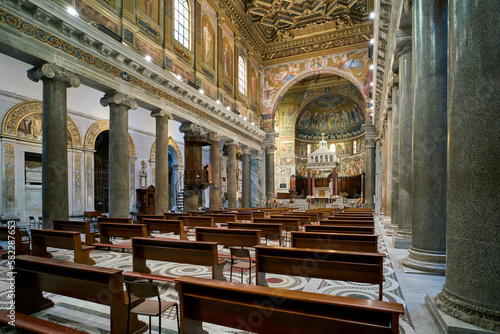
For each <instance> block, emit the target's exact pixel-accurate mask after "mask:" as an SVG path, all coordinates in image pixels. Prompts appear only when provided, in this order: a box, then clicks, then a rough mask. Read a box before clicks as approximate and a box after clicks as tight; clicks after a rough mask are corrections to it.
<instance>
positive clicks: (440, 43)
mask: <svg viewBox="0 0 500 334" xmlns="http://www.w3.org/2000/svg"><path fill="white" fill-rule="evenodd" d="M413 45H414V55H413V57H414V58H413V74H414V78H413V85H414V103H413V150H412V151H413V158H412V163H413V166H412V175H413V177H412V188H413V192H412V201H413V202H412V241H411V247H410V250H409V255H408V256H407V257H406V258H405V259H404V260H403V264H404V265H405V266H407V267H410V268H413V269H417V270H422V271H429V272H434V273H440V274H443V275H444V272H445V261H446V147H447V139H448V138H447V135H448V131H447V117H448V116H447V104H446V94H447V89H446V83H447V46H448V0H432V1H422V0H419V1H416V2H414V4H413Z"/></svg>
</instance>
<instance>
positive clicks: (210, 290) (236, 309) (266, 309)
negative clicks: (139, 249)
mask: <svg viewBox="0 0 500 334" xmlns="http://www.w3.org/2000/svg"><path fill="white" fill-rule="evenodd" d="M176 286H177V289H178V292H179V301H180V314H181V319H180V323H181V331H180V332H181V333H182V334H198V333H204V331H203V329H202V322H210V323H213V324H216V325H221V326H226V327H232V328H236V329H238V330H244V331H247V332H253V333H261V334H299V333H300V334H302V333H314V334H331V333H363V334H398V333H399V316H400V315H402V314H404V308H403V305H401V304H397V303H391V302H384V301H378V300H366V299H361V298H350V297H343V296H331V295H322V294H317V293H312V292H304V291H293V290H285V289H277V288H269V287H263V286H253V285H247V284H239V283H230V282H219V281H213V280H207V279H202V278H197V277H188V276H182V277H180V278H178V279H176ZM205 333H206V332H205Z"/></svg>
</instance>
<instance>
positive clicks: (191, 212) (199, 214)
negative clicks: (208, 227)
mask: <svg viewBox="0 0 500 334" xmlns="http://www.w3.org/2000/svg"><path fill="white" fill-rule="evenodd" d="M187 213H188V214H189V215H190V216H204V215H205V213H206V212H205V211H188V212H187Z"/></svg>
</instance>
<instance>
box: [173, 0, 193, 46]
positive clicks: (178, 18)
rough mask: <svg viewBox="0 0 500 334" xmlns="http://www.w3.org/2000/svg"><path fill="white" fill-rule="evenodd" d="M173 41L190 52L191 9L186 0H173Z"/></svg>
mask: <svg viewBox="0 0 500 334" xmlns="http://www.w3.org/2000/svg"><path fill="white" fill-rule="evenodd" d="M173 23H174V39H175V40H176V41H177V42H178V43H180V44H181V45H182V46H183V47H185V48H186V49H188V50H191V8H190V5H189V1H188V0H174V22H173Z"/></svg>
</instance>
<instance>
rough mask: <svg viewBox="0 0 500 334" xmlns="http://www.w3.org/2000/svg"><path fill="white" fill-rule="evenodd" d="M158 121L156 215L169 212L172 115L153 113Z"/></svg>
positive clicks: (161, 112)
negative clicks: (170, 127) (169, 133)
mask: <svg viewBox="0 0 500 334" xmlns="http://www.w3.org/2000/svg"><path fill="white" fill-rule="evenodd" d="M151 117H154V118H155V119H156V166H155V185H156V187H155V214H156V215H163V213H165V212H169V210H170V208H169V203H168V120H169V119H173V117H172V114H171V113H169V112H168V111H166V110H159V111H153V112H152V113H151Z"/></svg>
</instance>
